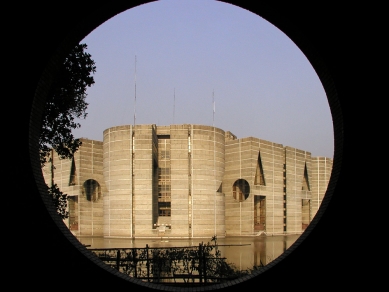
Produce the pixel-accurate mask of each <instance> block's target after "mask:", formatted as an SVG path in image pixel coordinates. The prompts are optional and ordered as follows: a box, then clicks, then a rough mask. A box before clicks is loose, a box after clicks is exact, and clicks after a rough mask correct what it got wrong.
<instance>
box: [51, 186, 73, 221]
mask: <svg viewBox="0 0 389 292" xmlns="http://www.w3.org/2000/svg"><path fill="white" fill-rule="evenodd" d="M48 191H49V195H50V197H51V198H52V199H53V202H54V206H55V208H56V210H57V213H58V215H59V216H60V217H61V219H66V218H68V217H69V212H68V211H66V207H67V204H68V202H67V195H66V194H64V193H63V192H61V190H60V189H59V188H58V186H57V184H54V185H52V186H51V187H48Z"/></svg>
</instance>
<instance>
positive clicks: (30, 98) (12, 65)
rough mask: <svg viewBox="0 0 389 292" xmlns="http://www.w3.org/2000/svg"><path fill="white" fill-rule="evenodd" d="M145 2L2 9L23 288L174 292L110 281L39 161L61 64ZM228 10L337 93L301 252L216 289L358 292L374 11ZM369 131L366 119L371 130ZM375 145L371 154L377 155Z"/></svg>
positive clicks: (9, 179)
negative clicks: (257, 21) (247, 17)
mask: <svg viewBox="0 0 389 292" xmlns="http://www.w3.org/2000/svg"><path fill="white" fill-rule="evenodd" d="M145 2H152V1H130V0H127V1H114V0H111V1H105V0H104V1H88V0H79V1H62V0H59V1H52V3H51V2H43V1H31V2H28V3H13V4H11V5H9V4H7V5H6V6H5V7H4V9H3V18H4V19H6V20H7V23H6V26H5V29H4V34H3V49H5V51H4V50H3V56H4V61H5V63H6V66H3V76H4V75H6V81H7V83H6V84H5V86H4V87H3V89H4V90H6V91H5V92H7V93H4V95H3V96H4V99H3V102H4V103H3V107H2V109H3V149H4V150H3V151H4V153H5V154H4V158H5V161H4V162H3V171H5V173H6V176H5V177H4V178H5V180H4V181H3V182H4V184H3V185H4V187H5V189H6V190H7V192H5V193H3V195H4V196H3V210H4V212H3V213H5V214H6V216H5V219H4V220H3V221H4V222H3V229H2V234H3V235H2V237H3V241H5V242H6V243H5V248H6V257H5V259H4V261H3V267H4V268H5V269H6V275H9V277H5V278H6V279H5V281H6V282H9V284H12V287H13V288H18V287H19V288H22V287H28V288H32V289H35V288H36V289H39V288H50V289H58V290H62V289H69V290H70V289H76V290H78V289H102V288H104V289H121V288H122V289H132V288H133V289H137V290H142V291H146V290H155V288H158V289H160V288H161V289H167V288H163V287H161V286H153V285H150V286H149V287H147V285H143V284H142V285H139V284H136V283H133V282H134V281H133V282H131V281H128V280H126V279H125V277H123V276H122V275H120V274H115V273H110V272H108V271H107V269H108V268H107V267H105V266H104V265H102V264H101V263H100V262H99V261H98V260H97V259H96V258H94V257H93V256H92V255H91V253H89V252H88V251H87V250H86V249H85V248H84V247H82V246H81V245H80V244H79V243H78V241H77V240H75V238H74V237H72V236H71V234H70V233H69V231H68V230H67V228H66V227H65V226H64V224H63V223H62V222H61V221H60V220H59V219H57V218H56V216H54V215H55V213H54V210H53V208H51V207H50V206H51V205H50V204H49V202H48V201H47V200H46V199H45V198H46V197H45V196H44V187H43V178H42V175H41V171H40V166H39V157H38V152H37V136H38V133H39V127H40V124H39V118H40V116H41V110H42V105H43V104H44V100H45V92H46V90H47V87H48V86H49V84H50V82H51V81H50V80H52V78H54V76H55V72H56V64H57V63H58V62H60V60H61V59H62V58H63V56H64V55H65V54H66V52H67V51H68V49H69V48H70V47H71V46H73V45H74V44H75V43H77V42H78V41H80V40H81V39H82V38H83V37H84V36H86V35H87V34H88V33H89V32H90V31H92V30H93V29H94V28H96V27H97V26H98V25H100V24H101V23H103V22H104V21H106V20H108V19H109V18H111V17H113V16H115V15H116V14H118V13H120V12H122V11H124V10H126V9H128V8H131V7H134V6H136V5H138V4H143V3H145ZM223 2H226V3H232V4H235V5H237V6H240V7H242V8H245V9H247V10H250V11H252V12H254V13H257V14H258V15H260V16H261V17H263V18H265V19H266V20H268V21H269V22H271V23H272V24H274V25H275V26H277V27H278V28H279V29H281V30H282V31H283V32H284V33H286V34H287V35H288V36H289V37H290V38H291V39H292V40H293V41H294V42H295V43H296V45H297V46H298V47H300V49H301V50H302V51H303V53H304V54H305V55H306V56H307V58H308V59H309V60H310V62H311V64H312V65H313V67H314V68H315V70H316V72H317V74H318V76H319V78H320V79H321V81H322V83H323V86H324V88H325V91H326V93H327V96H328V101H329V105H330V109H331V113H332V117H333V122H334V137H335V153H334V170H333V173H332V176H331V180H330V184H329V187H328V191H327V195H326V197H325V199H324V201H323V204H322V207H321V208H320V210H319V212H318V215H317V216H316V217H315V220H314V222H313V224H311V225H310V227H309V228H308V229H307V230H306V231H305V233H304V234H303V236H301V237H300V239H299V240H298V241H297V242H296V244H294V245H293V248H291V249H289V250H288V251H287V252H286V253H285V254H284V255H283V256H282V258H281V259H280V260H277V261H274V262H273V264H271V265H269V266H268V268H267V269H266V270H265V271H264V272H263V273H261V274H259V275H257V276H253V277H248V278H247V279H240V280H239V281H237V282H236V283H235V282H234V283H229V284H228V285H224V286H213V287H212V288H211V289H212V290H214V289H215V290H216V289H220V290H223V291H224V290H229V289H230V288H231V290H236V289H255V290H257V289H258V290H260V289H284V288H285V289H286V288H296V289H298V290H300V291H301V290H303V291H305V290H307V291H311V290H313V289H314V290H316V289H320V290H321V291H322V290H327V289H332V288H336V287H339V286H338V285H339V284H340V285H341V286H342V287H346V286H348V287H350V285H351V286H354V285H355V283H359V284H360V283H367V278H366V277H367V274H366V272H362V270H363V267H362V266H363V263H361V254H360V253H358V250H357V248H356V247H354V248H353V247H350V240H351V239H353V238H354V239H355V237H356V236H358V235H361V234H363V233H364V232H365V230H364V229H363V227H362V226H363V220H364V219H365V218H362V219H359V218H361V210H360V205H361V203H362V201H361V200H362V199H363V196H364V195H365V194H366V193H365V192H364V190H362V188H361V186H360V184H358V178H359V177H360V175H361V173H360V168H359V167H358V166H359V164H358V163H359V162H360V161H356V157H355V148H356V145H360V144H361V133H360V132H358V129H359V128H358V127H359V126H360V125H361V123H360V120H361V110H362V108H363V109H364V111H363V113H364V115H365V116H367V115H369V114H370V115H371V113H372V111H371V109H372V108H371V107H369V105H370V106H371V103H372V102H371V101H369V100H367V101H366V102H365V104H364V105H362V106H363V107H362V106H361V105H360V104H358V103H356V100H358V98H363V97H362V96H361V87H363V86H366V80H365V81H362V80H361V78H360V77H361V70H362V67H361V64H362V63H363V61H364V58H366V52H365V51H363V50H362V47H361V44H363V43H364V42H365V41H367V36H366V34H363V33H361V32H362V30H361V29H362V28H364V29H366V27H367V25H368V24H367V23H364V24H363V25H362V24H361V23H362V21H366V16H368V15H369V13H368V12H369V11H371V10H368V9H369V8H371V7H372V6H373V5H365V6H364V7H359V8H356V7H353V9H352V10H350V7H348V6H346V5H339V4H337V3H338V2H331V1H315V2H314V4H313V3H300V2H295V1H285V2H282V1H276V0H273V1H272V0H266V1H223ZM258 2H259V3H258ZM376 9H379V7H378V8H376ZM356 12H359V13H356ZM362 13H364V18H362V17H361V14H362ZM356 36H358V37H356ZM364 48H365V47H364ZM364 53H365V54H364ZM356 56H357V57H358V59H357V58H356ZM368 123H369V120H366V121H365V126H366V127H367V125H368ZM370 125H373V124H372V122H371V121H370ZM364 147H365V148H364V151H366V150H368V147H369V146H368V145H366V144H364ZM3 173H4V172H3ZM42 194H43V196H42ZM366 212H367V213H365V214H366V215H367V214H368V211H366ZM318 219H320V220H318ZM365 248H366V247H365ZM365 259H367V260H368V259H369V256H368V257H366V258H365ZM362 261H363V259H362ZM364 264H366V262H364ZM356 280H358V281H356ZM376 283H377V282H373V283H371V284H372V285H373V286H374V284H376ZM371 287H372V286H371ZM169 289H170V288H169ZM202 289H205V288H202ZM202 289H200V290H202ZM180 290H182V289H180ZM189 290H190V289H189Z"/></svg>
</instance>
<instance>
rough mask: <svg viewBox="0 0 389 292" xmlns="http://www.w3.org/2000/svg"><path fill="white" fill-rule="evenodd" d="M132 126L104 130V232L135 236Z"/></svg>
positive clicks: (108, 234)
mask: <svg viewBox="0 0 389 292" xmlns="http://www.w3.org/2000/svg"><path fill="white" fill-rule="evenodd" d="M132 134H133V128H132V126H118V127H112V128H109V129H106V130H105V131H104V133H103V137H104V138H103V153H104V160H103V162H104V163H103V173H104V180H105V184H106V187H107V190H108V192H107V194H106V195H105V196H104V236H105V237H132V236H133V230H132V211H131V210H132V146H133V145H132Z"/></svg>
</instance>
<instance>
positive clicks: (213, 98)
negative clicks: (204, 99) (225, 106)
mask: <svg viewBox="0 0 389 292" xmlns="http://www.w3.org/2000/svg"><path fill="white" fill-rule="evenodd" d="M212 102H213V117H212V126H215V91H214V90H213V91H212Z"/></svg>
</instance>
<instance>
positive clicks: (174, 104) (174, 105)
mask: <svg viewBox="0 0 389 292" xmlns="http://www.w3.org/2000/svg"><path fill="white" fill-rule="evenodd" d="M175 111H176V88H174V101H173V125H174V114H175Z"/></svg>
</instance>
